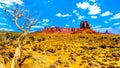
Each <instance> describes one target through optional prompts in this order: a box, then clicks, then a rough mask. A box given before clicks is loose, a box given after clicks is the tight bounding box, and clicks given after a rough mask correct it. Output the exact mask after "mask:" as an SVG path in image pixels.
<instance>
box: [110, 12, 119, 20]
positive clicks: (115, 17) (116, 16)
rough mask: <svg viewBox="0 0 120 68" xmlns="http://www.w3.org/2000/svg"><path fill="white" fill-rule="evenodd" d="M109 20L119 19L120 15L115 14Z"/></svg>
mask: <svg viewBox="0 0 120 68" xmlns="http://www.w3.org/2000/svg"><path fill="white" fill-rule="evenodd" d="M111 19H120V13H117V14H115V15H114V16H113V17H111Z"/></svg>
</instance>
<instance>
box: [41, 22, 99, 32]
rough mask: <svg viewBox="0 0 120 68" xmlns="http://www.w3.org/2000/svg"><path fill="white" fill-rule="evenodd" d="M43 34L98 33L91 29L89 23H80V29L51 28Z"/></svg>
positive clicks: (46, 29) (44, 30) (45, 29)
mask: <svg viewBox="0 0 120 68" xmlns="http://www.w3.org/2000/svg"><path fill="white" fill-rule="evenodd" d="M41 32H42V33H46V34H49V33H51V34H75V33H88V34H91V33H97V32H96V31H94V30H92V29H91V28H90V24H89V23H88V21H82V22H80V28H59V27H50V28H44V29H43V30H42V31H41Z"/></svg>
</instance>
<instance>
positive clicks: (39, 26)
mask: <svg viewBox="0 0 120 68" xmlns="http://www.w3.org/2000/svg"><path fill="white" fill-rule="evenodd" d="M31 28H44V26H32V27H31Z"/></svg>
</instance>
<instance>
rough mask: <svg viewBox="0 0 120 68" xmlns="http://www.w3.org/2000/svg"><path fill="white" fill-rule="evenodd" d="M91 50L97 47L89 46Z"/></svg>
mask: <svg viewBox="0 0 120 68" xmlns="http://www.w3.org/2000/svg"><path fill="white" fill-rule="evenodd" d="M89 49H90V50H93V49H97V48H96V47H89Z"/></svg>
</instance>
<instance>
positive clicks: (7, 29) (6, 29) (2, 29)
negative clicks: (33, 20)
mask: <svg viewBox="0 0 120 68" xmlns="http://www.w3.org/2000/svg"><path fill="white" fill-rule="evenodd" d="M0 30H1V31H14V30H13V29H9V28H0Z"/></svg>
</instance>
